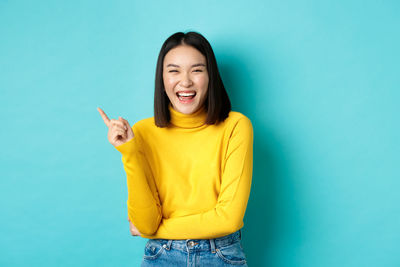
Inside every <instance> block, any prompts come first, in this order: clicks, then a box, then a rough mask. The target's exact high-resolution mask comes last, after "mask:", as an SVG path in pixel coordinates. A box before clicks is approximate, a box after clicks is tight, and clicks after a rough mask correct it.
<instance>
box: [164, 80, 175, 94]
mask: <svg viewBox="0 0 400 267" xmlns="http://www.w3.org/2000/svg"><path fill="white" fill-rule="evenodd" d="M163 81H164V87H165V90H167V91H170V90H172V89H173V88H174V83H175V82H174V79H173V78H171V77H164V79H163Z"/></svg>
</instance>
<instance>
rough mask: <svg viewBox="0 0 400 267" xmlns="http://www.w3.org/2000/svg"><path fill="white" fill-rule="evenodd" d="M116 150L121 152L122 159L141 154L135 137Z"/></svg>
mask: <svg viewBox="0 0 400 267" xmlns="http://www.w3.org/2000/svg"><path fill="white" fill-rule="evenodd" d="M115 149H116V150H118V151H119V152H121V154H122V157H124V158H127V159H128V158H130V157H131V156H133V155H135V154H136V153H138V152H139V145H138V143H137V140H136V137H133V138H132V139H131V140H129V141H128V142H125V143H123V144H122V145H119V146H116V147H115Z"/></svg>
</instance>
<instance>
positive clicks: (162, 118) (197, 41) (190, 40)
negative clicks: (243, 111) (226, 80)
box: [154, 32, 231, 127]
mask: <svg viewBox="0 0 400 267" xmlns="http://www.w3.org/2000/svg"><path fill="white" fill-rule="evenodd" d="M179 45H189V46H192V47H194V48H196V49H197V50H198V51H199V52H200V53H201V54H203V56H204V57H205V58H206V65H207V66H206V67H207V71H208V76H209V82H208V93H207V98H206V100H205V102H204V105H205V109H206V111H207V118H206V121H205V123H206V124H218V123H219V122H222V121H224V120H225V119H226V118H227V117H228V115H229V112H230V111H231V101H230V100H229V96H228V93H227V92H226V90H225V87H224V84H223V82H222V79H221V76H220V74H219V71H218V66H217V61H216V59H215V55H214V52H213V50H212V48H211V45H210V43H209V42H208V41H207V39H206V38H204V36H203V35H201V34H200V33H197V32H187V33H183V32H177V33H174V34H173V35H171V36H170V37H168V39H167V40H166V41H165V42H164V44H163V45H162V47H161V50H160V53H159V55H158V60H157V69H156V79H155V90H154V120H155V124H156V125H157V126H158V127H168V126H169V123H170V120H171V115H170V112H169V109H168V105H169V103H170V100H169V98H168V96H167V93H166V92H165V87H164V81H163V64H164V57H165V55H166V54H167V53H168V52H169V51H170V50H171V49H172V48H175V47H177V46H179Z"/></svg>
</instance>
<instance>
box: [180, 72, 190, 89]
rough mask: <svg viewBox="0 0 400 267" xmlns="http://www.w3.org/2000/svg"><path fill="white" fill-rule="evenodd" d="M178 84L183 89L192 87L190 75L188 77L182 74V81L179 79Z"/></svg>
mask: <svg viewBox="0 0 400 267" xmlns="http://www.w3.org/2000/svg"><path fill="white" fill-rule="evenodd" d="M180 84H181V86H183V87H190V86H192V84H193V82H192V80H191V78H190V75H189V74H182V79H181V82H180Z"/></svg>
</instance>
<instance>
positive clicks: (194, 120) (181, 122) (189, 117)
mask: <svg viewBox="0 0 400 267" xmlns="http://www.w3.org/2000/svg"><path fill="white" fill-rule="evenodd" d="M168 109H169V112H170V114H171V123H172V124H173V125H175V126H177V127H181V128H196V127H199V126H202V125H203V124H204V123H205V121H206V118H207V111H206V108H205V106H204V105H203V106H202V107H201V108H200V109H199V110H198V111H196V112H195V113H192V114H183V113H180V112H179V111H177V110H175V109H174V108H173V107H172V105H171V103H169V105H168Z"/></svg>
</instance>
